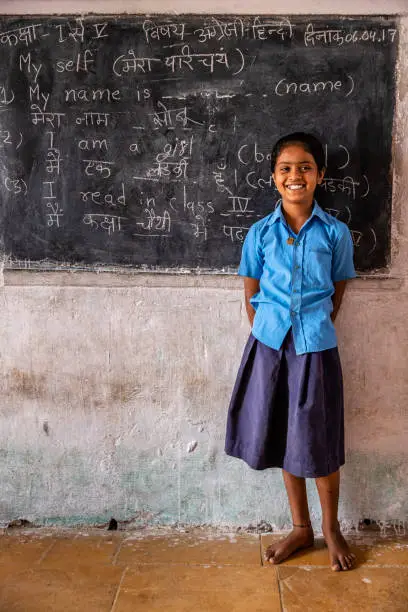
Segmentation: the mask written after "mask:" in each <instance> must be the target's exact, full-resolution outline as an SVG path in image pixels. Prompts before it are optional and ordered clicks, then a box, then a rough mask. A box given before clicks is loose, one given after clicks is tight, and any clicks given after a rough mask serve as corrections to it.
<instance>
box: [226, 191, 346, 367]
mask: <svg viewBox="0 0 408 612" xmlns="http://www.w3.org/2000/svg"><path fill="white" fill-rule="evenodd" d="M288 239H289V243H288V242H287V241H288ZM290 243H291V244H290ZM238 274H239V275H240V276H249V277H251V278H256V279H259V281H260V289H259V292H258V293H256V294H255V295H254V296H252V298H251V304H252V306H253V307H254V308H255V310H256V314H255V319H254V324H253V328H252V333H253V335H254V336H255V338H257V339H258V340H260V341H261V342H262V343H263V344H266V345H267V346H270V347H271V348H273V349H276V350H279V349H280V347H281V346H282V342H283V340H284V338H285V336H286V334H287V333H288V331H289V329H290V328H291V327H292V333H293V340H294V344H295V350H296V354H297V355H301V354H303V353H311V352H315V351H324V350H326V349H330V348H333V347H335V346H337V337H336V331H335V328H334V325H333V322H332V320H331V318H330V314H331V312H332V310H333V304H332V299H331V298H332V295H333V293H334V285H333V283H334V282H336V281H341V280H346V279H348V278H354V277H355V276H356V272H355V270H354V264H353V241H352V239H351V235H350V231H349V229H348V227H347V225H346V224H345V223H342V222H341V221H338V220H337V219H335V218H334V217H332V216H331V215H329V214H327V213H325V212H324V211H323V210H322V209H321V208H320V206H319V205H318V204H317V202H316V201H314V207H313V211H312V214H311V216H310V217H309V219H307V221H306V222H305V223H304V225H303V226H302V228H301V230H300V231H299V233H298V234H295V233H294V232H293V230H292V229H291V228H290V227H289V225H288V224H287V223H286V220H285V217H284V215H283V212H282V208H281V204H278V206H277V207H276V209H275V210H274V212H273V213H271V214H269V215H268V216H267V217H264V218H263V219H261V220H260V221H258V222H257V223H255V224H254V225H252V226H251V228H250V230H249V232H248V234H247V236H246V238H245V242H244V245H243V248H242V257H241V263H240V266H239V270H238Z"/></svg>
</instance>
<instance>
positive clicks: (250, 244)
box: [238, 224, 264, 279]
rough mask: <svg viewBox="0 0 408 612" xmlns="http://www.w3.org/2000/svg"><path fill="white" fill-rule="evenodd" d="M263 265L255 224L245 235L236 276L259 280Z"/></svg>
mask: <svg viewBox="0 0 408 612" xmlns="http://www.w3.org/2000/svg"><path fill="white" fill-rule="evenodd" d="M263 263H264V260H263V254H262V249H261V244H260V241H259V234H258V231H257V227H256V224H255V225H252V227H251V228H250V230H249V232H248V233H247V235H246V238H245V241H244V244H243V247H242V253H241V263H240V265H239V268H238V274H239V275H240V276H249V277H250V278H257V279H260V278H261V276H262V272H263Z"/></svg>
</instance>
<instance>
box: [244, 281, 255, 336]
mask: <svg viewBox="0 0 408 612" xmlns="http://www.w3.org/2000/svg"><path fill="white" fill-rule="evenodd" d="M258 291H259V280H258V279H257V278H250V277H249V276H244V293H245V308H246V311H247V315H248V320H249V324H250V326H251V327H252V325H253V322H254V316H255V308H254V307H253V306H252V304H251V302H250V301H249V300H250V299H251V297H252V296H253V295H255V293H258Z"/></svg>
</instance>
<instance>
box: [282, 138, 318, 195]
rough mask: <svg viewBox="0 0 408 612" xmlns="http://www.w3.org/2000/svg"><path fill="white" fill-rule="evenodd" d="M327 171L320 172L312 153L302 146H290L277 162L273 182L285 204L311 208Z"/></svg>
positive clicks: (284, 150)
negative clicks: (318, 186)
mask: <svg viewBox="0 0 408 612" xmlns="http://www.w3.org/2000/svg"><path fill="white" fill-rule="evenodd" d="M324 171H325V169H324V168H323V169H322V170H319V169H318V167H317V164H316V162H315V159H314V157H313V155H312V154H311V153H309V152H308V151H305V149H304V148H303V147H302V146H300V145H296V144H293V145H288V146H287V147H285V148H284V149H283V151H282V152H281V154H280V155H279V157H278V158H277V160H276V165H275V171H274V172H273V174H272V177H273V180H274V181H275V185H276V188H277V190H278V191H279V193H280V195H281V196H282V199H283V203H284V204H285V203H287V204H304V205H307V206H310V205H311V204H312V202H313V194H314V191H315V189H316V186H317V185H320V183H321V182H322V180H323V176H324Z"/></svg>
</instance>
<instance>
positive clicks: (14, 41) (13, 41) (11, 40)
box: [0, 23, 42, 47]
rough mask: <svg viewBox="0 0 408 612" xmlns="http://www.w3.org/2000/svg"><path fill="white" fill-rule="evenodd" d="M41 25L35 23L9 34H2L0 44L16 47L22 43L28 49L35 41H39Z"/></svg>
mask: <svg viewBox="0 0 408 612" xmlns="http://www.w3.org/2000/svg"><path fill="white" fill-rule="evenodd" d="M41 25H42V24H41V23H33V24H30V25H28V26H23V27H21V28H16V29H14V30H8V31H7V32H0V44H1V45H8V46H9V47H15V46H16V45H18V44H19V43H20V42H22V43H24V44H25V45H26V46H27V47H28V45H29V44H31V43H32V42H33V41H34V40H37V35H38V28H40V27H41Z"/></svg>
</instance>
